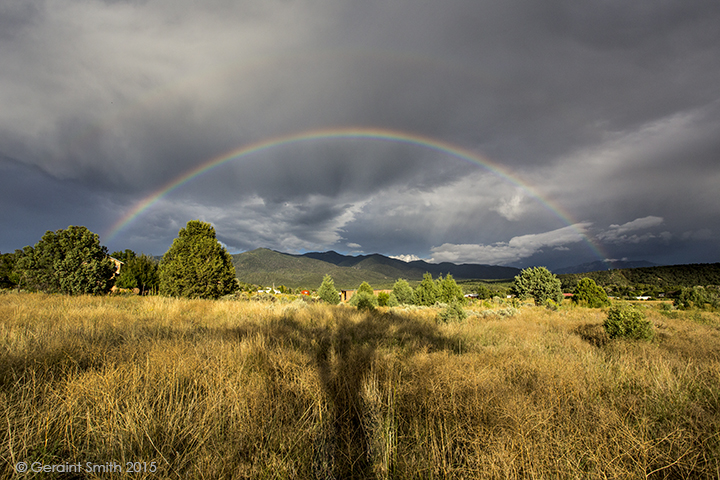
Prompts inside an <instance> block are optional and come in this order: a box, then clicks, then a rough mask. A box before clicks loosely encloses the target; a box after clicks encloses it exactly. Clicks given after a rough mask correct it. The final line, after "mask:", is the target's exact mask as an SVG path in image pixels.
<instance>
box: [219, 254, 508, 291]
mask: <svg viewBox="0 0 720 480" xmlns="http://www.w3.org/2000/svg"><path fill="white" fill-rule="evenodd" d="M232 259H233V264H234V265H235V272H236V276H237V278H238V279H239V280H240V281H241V282H245V283H251V284H257V285H272V284H275V285H278V286H279V285H285V286H286V287H291V288H317V287H319V286H320V283H322V279H323V277H324V276H325V275H326V274H327V275H330V276H331V277H332V278H333V280H334V282H335V287H336V288H338V289H352V288H357V287H358V285H359V284H360V283H362V282H363V281H366V282H368V283H369V284H370V285H372V286H373V287H374V288H383V287H392V285H393V283H395V281H396V280H397V279H398V278H404V279H406V280H408V281H419V280H422V277H423V275H424V274H425V273H430V274H432V275H433V277H437V276H439V275H447V274H448V273H449V274H451V275H452V276H453V277H454V278H455V279H456V280H464V279H510V278H513V277H515V276H516V275H518V274H519V273H520V269H518V268H513V267H502V266H496V265H478V264H462V265H456V264H454V263H448V262H444V263H428V262H425V261H423V260H415V261H412V262H404V261H402V260H398V259H395V258H390V257H386V256H384V255H380V254H377V253H375V254H371V255H357V256H350V255H342V254H340V253H337V252H334V251H329V252H310V253H304V254H301V255H297V254H289V253H282V252H277V251H274V250H269V249H267V248H258V249H255V250H251V251H249V252H244V253H238V254H235V255H232Z"/></svg>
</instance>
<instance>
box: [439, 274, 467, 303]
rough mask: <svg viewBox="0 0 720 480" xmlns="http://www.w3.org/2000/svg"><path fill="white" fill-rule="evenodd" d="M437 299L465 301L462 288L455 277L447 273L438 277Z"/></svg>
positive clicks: (441, 300) (443, 301)
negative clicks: (443, 276)
mask: <svg viewBox="0 0 720 480" xmlns="http://www.w3.org/2000/svg"><path fill="white" fill-rule="evenodd" d="M438 301H439V302H442V303H452V302H459V303H460V304H464V303H465V295H463V291H462V288H460V286H459V285H458V284H457V283H456V282H455V279H454V278H453V276H452V275H450V274H449V273H448V274H447V275H446V276H445V278H442V275H441V276H440V277H439V278H438Z"/></svg>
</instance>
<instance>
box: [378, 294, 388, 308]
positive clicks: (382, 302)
mask: <svg viewBox="0 0 720 480" xmlns="http://www.w3.org/2000/svg"><path fill="white" fill-rule="evenodd" d="M377 299H378V306H380V307H387V304H388V300H389V299H390V294H389V293H387V292H380V293H378V294H377Z"/></svg>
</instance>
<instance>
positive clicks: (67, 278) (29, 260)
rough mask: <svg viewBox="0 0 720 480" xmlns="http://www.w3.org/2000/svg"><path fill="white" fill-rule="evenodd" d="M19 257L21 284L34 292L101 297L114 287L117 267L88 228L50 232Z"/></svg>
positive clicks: (77, 227)
mask: <svg viewBox="0 0 720 480" xmlns="http://www.w3.org/2000/svg"><path fill="white" fill-rule="evenodd" d="M18 254H19V253H18ZM19 255H20V258H18V263H17V265H16V269H17V270H18V272H19V273H20V277H21V278H20V281H21V282H22V284H23V285H24V286H26V287H27V288H30V289H33V290H42V291H45V292H49V293H67V294H71V295H78V294H101V293H107V292H109V291H110V288H111V287H112V285H113V276H114V274H115V264H114V263H113V261H112V260H110V258H109V257H108V255H107V248H106V247H104V246H102V245H100V241H99V237H98V235H97V234H95V233H93V232H91V231H90V230H88V229H87V228H86V227H82V226H72V225H71V226H69V227H68V228H67V229H66V230H57V231H55V232H50V231H48V232H46V233H45V235H43V237H42V239H40V241H39V242H38V243H36V244H35V246H34V247H30V246H27V247H25V248H24V249H23V250H22V254H19Z"/></svg>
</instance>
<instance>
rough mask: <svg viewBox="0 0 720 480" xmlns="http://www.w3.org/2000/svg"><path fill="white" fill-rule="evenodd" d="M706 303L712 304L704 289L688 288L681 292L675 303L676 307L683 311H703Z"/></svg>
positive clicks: (699, 287) (698, 287)
mask: <svg viewBox="0 0 720 480" xmlns="http://www.w3.org/2000/svg"><path fill="white" fill-rule="evenodd" d="M706 303H711V300H710V299H709V298H708V294H707V291H706V289H705V288H704V287H701V286H697V287H688V288H683V289H682V290H680V295H679V296H678V297H677V298H676V299H675V300H674V301H673V304H674V305H675V307H677V308H679V309H681V310H689V309H692V308H699V309H703V308H704V307H705V304H706Z"/></svg>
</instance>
